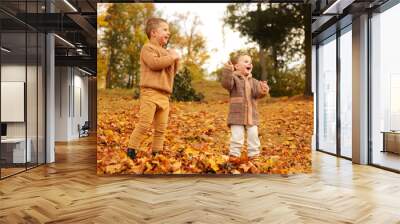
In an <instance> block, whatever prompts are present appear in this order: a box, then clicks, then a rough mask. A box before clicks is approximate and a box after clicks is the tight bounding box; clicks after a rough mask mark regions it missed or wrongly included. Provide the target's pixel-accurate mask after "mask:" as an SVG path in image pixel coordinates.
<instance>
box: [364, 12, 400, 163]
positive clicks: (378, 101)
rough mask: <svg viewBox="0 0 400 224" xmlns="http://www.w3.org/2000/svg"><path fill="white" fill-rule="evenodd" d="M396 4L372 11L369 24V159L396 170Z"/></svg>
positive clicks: (399, 16)
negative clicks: (370, 150) (370, 90)
mask: <svg viewBox="0 0 400 224" xmlns="http://www.w3.org/2000/svg"><path fill="white" fill-rule="evenodd" d="M398 21H400V4H398V5H396V6H394V7H393V8H391V9H389V10H387V11H385V12H383V13H381V14H377V15H374V16H373V18H372V19H371V25H372V49H371V50H372V78H371V88H372V99H371V104H372V105H371V108H372V111H371V116H372V117H371V120H372V125H371V128H372V130H371V132H372V163H373V164H377V165H381V166H384V167H388V168H391V169H396V170H400V155H399V154H400V119H399V118H400V110H399V109H400V108H399V107H400V105H399V104H400V103H399V102H400V101H399V96H400V64H399V60H398V58H399V57H398V54H399V52H400V43H399V41H398V40H399V39H400V33H399V32H398V29H395V27H397V26H398V24H397V23H398Z"/></svg>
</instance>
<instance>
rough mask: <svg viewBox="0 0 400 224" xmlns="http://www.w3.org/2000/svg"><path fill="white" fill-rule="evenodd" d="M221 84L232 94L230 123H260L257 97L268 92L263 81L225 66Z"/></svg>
mask: <svg viewBox="0 0 400 224" xmlns="http://www.w3.org/2000/svg"><path fill="white" fill-rule="evenodd" d="M221 84H222V86H223V87H224V88H225V89H227V90H228V91H229V96H230V103H229V115H228V125H258V114H257V99H259V98H262V97H264V96H265V95H266V94H267V92H266V91H265V90H263V89H262V88H261V82H260V81H258V80H256V79H254V78H253V77H252V76H251V75H249V76H247V77H246V76H243V75H241V74H239V73H237V72H234V71H232V70H230V69H229V68H227V67H225V68H224V69H223V71H222V80H221Z"/></svg>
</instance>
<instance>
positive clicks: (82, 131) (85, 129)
mask: <svg viewBox="0 0 400 224" xmlns="http://www.w3.org/2000/svg"><path fill="white" fill-rule="evenodd" d="M89 129H90V124H89V121H85V123H84V124H83V125H82V127H81V126H80V125H79V124H78V132H79V138H80V137H87V136H89Z"/></svg>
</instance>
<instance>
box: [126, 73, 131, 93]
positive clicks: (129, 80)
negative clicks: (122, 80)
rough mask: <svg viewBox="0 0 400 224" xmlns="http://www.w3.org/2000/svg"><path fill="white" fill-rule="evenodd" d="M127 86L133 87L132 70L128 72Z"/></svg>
mask: <svg viewBox="0 0 400 224" xmlns="http://www.w3.org/2000/svg"><path fill="white" fill-rule="evenodd" d="M126 88H128V89H129V88H132V71H129V73H128V83H127V84H126Z"/></svg>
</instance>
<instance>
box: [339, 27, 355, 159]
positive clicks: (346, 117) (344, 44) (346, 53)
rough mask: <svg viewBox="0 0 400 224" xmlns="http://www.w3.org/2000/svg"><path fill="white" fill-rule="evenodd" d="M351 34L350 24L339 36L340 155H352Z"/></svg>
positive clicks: (349, 156)
mask: <svg viewBox="0 0 400 224" xmlns="http://www.w3.org/2000/svg"><path fill="white" fill-rule="evenodd" d="M351 48H352V35H351V25H350V26H348V27H347V28H345V29H344V30H343V31H342V32H341V36H340V155H341V156H344V157H348V158H351V157H352V148H351V147H352V144H351V142H352V137H351V136H352V96H353V94H352V76H353V75H352V74H353V71H352V49H351Z"/></svg>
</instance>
